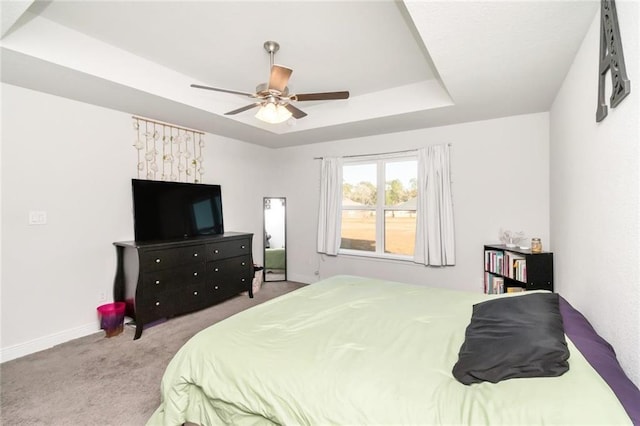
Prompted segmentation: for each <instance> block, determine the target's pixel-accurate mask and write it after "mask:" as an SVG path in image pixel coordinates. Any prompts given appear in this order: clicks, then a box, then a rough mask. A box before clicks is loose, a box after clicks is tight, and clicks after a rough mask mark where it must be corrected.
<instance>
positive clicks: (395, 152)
mask: <svg viewBox="0 0 640 426" xmlns="http://www.w3.org/2000/svg"><path fill="white" fill-rule="evenodd" d="M452 145H453V144H450V143H448V144H447V146H452ZM417 150H418V148H416V149H406V150H404V151H392V152H381V153H378V154H358V155H343V156H342V157H340V158H357V157H371V156H374V155H388V154H404V153H406V152H416V151H417ZM313 159H314V160H324V157H313Z"/></svg>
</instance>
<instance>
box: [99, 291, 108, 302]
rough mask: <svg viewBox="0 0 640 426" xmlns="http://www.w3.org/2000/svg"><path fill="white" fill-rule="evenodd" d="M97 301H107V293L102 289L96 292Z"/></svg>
mask: <svg viewBox="0 0 640 426" xmlns="http://www.w3.org/2000/svg"><path fill="white" fill-rule="evenodd" d="M98 301H99V302H106V301H107V293H106V292H104V291H101V292H100V293H98Z"/></svg>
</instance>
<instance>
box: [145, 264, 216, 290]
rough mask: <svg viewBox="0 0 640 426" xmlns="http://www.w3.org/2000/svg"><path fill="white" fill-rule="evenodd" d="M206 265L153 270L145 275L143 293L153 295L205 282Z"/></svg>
mask: <svg viewBox="0 0 640 426" xmlns="http://www.w3.org/2000/svg"><path fill="white" fill-rule="evenodd" d="M204 271H205V266H204V263H202V262H201V263H195V264H193V265H186V266H179V267H177V268H173V269H159V270H152V271H149V272H146V273H145V274H143V278H142V289H143V293H145V294H147V293H149V294H153V293H155V292H158V291H166V290H171V289H174V288H181V287H183V286H189V285H194V284H197V283H200V282H203V281H204V279H205V278H204Z"/></svg>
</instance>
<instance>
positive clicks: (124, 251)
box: [113, 232, 254, 340]
mask: <svg viewBox="0 0 640 426" xmlns="http://www.w3.org/2000/svg"><path fill="white" fill-rule="evenodd" d="M252 239H253V234H246V233H239V232H228V233H225V234H222V235H212V236H206V237H197V238H190V239H186V240H170V241H154V242H136V241H120V242H115V243H113V244H114V245H115V246H116V252H117V260H118V265H117V270H116V277H115V282H114V289H113V300H114V301H115V302H126V304H127V308H126V315H127V316H128V317H131V318H133V320H134V321H135V324H136V334H135V337H134V340H135V339H138V338H140V336H141V335H142V330H143V328H144V326H145V324H149V323H152V322H154V321H158V320H161V319H165V318H170V317H173V316H176V315H180V314H185V313H188V312H193V311H196V310H199V309H203V308H206V307H209V306H211V305H214V304H216V303H219V302H222V301H223V300H225V299H228V298H230V297H233V296H236V295H237V294H238V293H240V292H243V291H248V292H249V297H253V292H252V282H253V275H254V273H253V260H252V250H251V242H252Z"/></svg>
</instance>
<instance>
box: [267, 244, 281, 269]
mask: <svg viewBox="0 0 640 426" xmlns="http://www.w3.org/2000/svg"><path fill="white" fill-rule="evenodd" d="M264 256H265V258H264V265H265V268H267V269H269V270H284V268H285V250H284V248H266V249H265V250H264Z"/></svg>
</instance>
